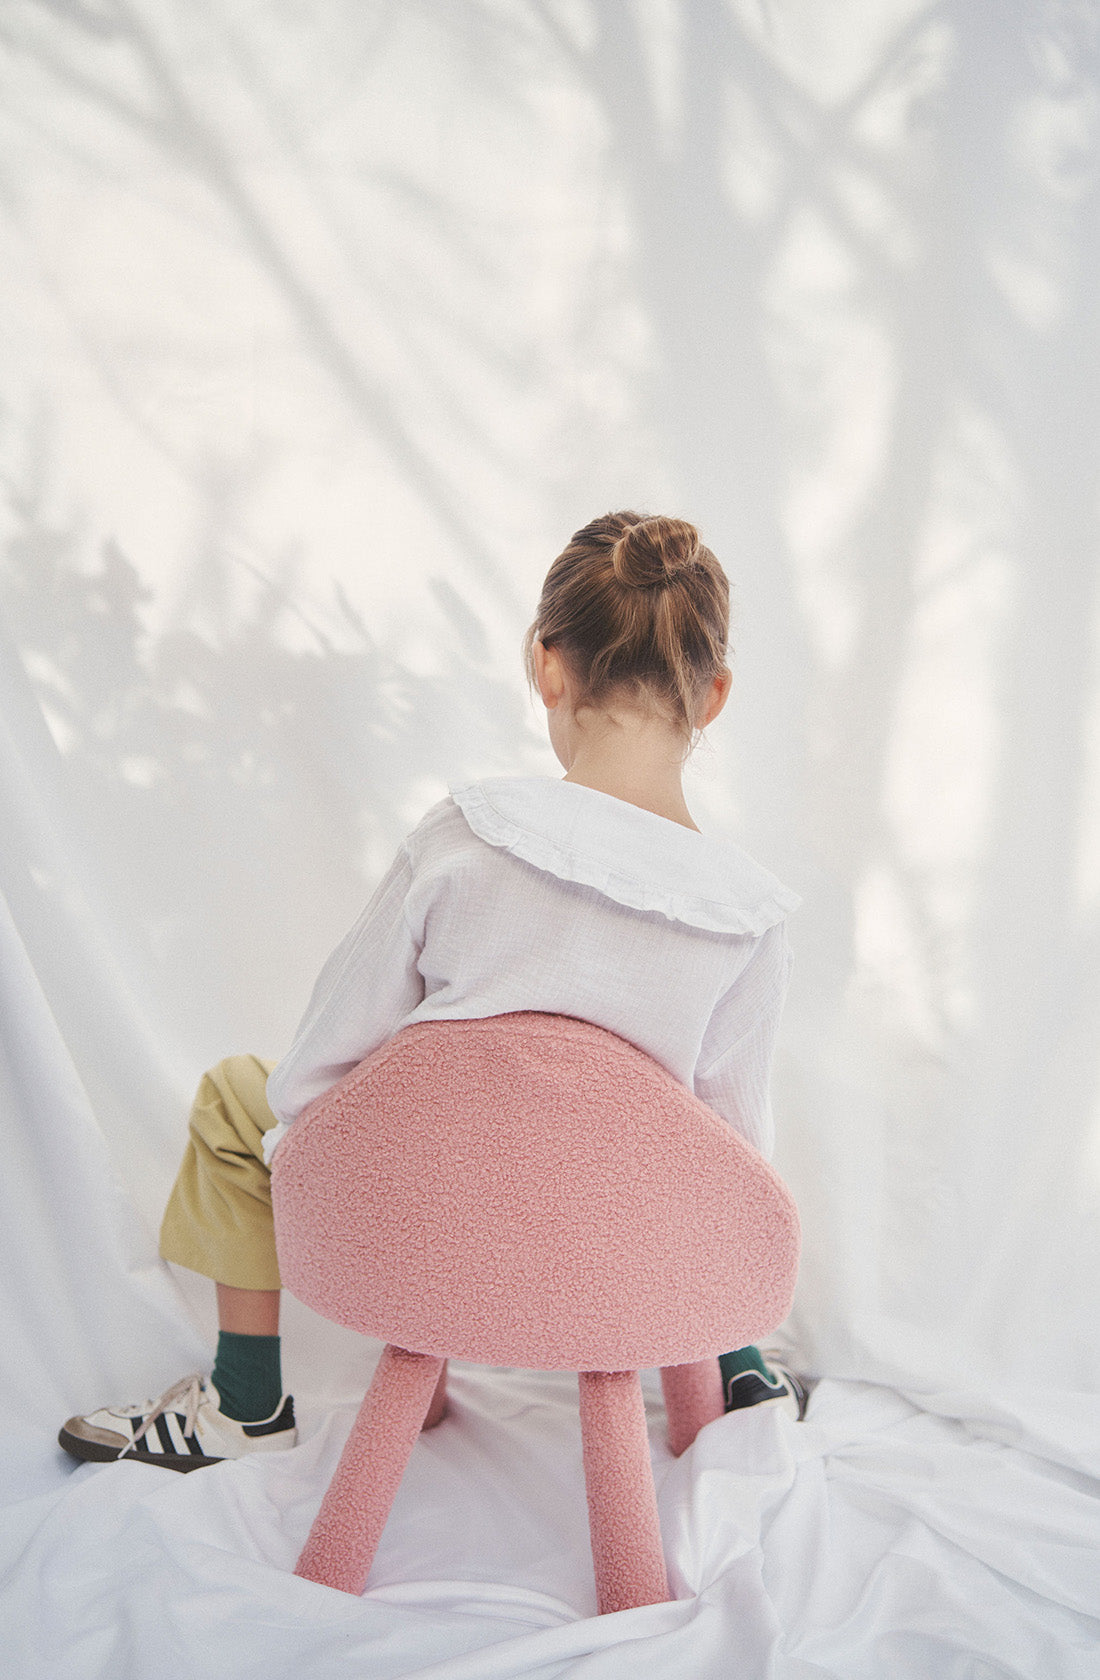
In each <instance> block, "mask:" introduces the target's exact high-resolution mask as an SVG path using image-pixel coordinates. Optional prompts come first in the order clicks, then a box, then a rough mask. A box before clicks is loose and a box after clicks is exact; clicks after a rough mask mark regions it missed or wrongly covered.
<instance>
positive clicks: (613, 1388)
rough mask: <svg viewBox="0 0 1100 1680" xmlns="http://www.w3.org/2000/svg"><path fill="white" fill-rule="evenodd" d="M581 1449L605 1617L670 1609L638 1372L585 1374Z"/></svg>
mask: <svg viewBox="0 0 1100 1680" xmlns="http://www.w3.org/2000/svg"><path fill="white" fill-rule="evenodd" d="M580 1404H581V1441H582V1443H583V1448H584V1479H585V1485H586V1487H587V1491H588V1523H589V1530H590V1532H591V1536H592V1561H593V1563H594V1564H595V1566H596V1600H597V1603H598V1605H599V1611H600V1615H601V1616H603V1615H606V1614H607V1612H608V1611H611V1610H631V1609H633V1608H634V1607H635V1606H637V1605H639V1604H663V1603H665V1602H666V1601H667V1599H668V1596H669V1592H668V1574H667V1572H666V1570H665V1559H664V1553H663V1551H662V1550H661V1528H660V1524H659V1522H658V1520H657V1495H656V1493H655V1491H654V1487H653V1470H652V1467H651V1465H650V1462H649V1437H648V1436H647V1434H646V1426H645V1407H644V1405H643V1403H642V1388H641V1384H640V1383H639V1381H638V1373H637V1371H581V1372H580Z"/></svg>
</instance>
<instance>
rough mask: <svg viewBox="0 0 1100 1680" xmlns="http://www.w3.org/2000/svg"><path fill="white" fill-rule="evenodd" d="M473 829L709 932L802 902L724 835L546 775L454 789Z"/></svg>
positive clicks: (760, 925)
mask: <svg viewBox="0 0 1100 1680" xmlns="http://www.w3.org/2000/svg"><path fill="white" fill-rule="evenodd" d="M450 792H451V798H452V799H453V800H454V802H455V804H456V805H457V806H458V808H459V810H460V811H461V812H462V814H463V816H464V817H465V818H466V821H467V822H468V823H469V825H470V827H471V828H472V829H473V831H474V833H475V834H476V835H477V836H478V837H479V838H480V839H482V840H485V841H487V842H488V843H489V845H490V846H500V847H502V848H503V849H504V850H505V851H508V852H512V853H513V854H514V855H515V856H516V857H519V858H523V860H524V861H525V862H526V863H531V864H534V865H535V867H536V868H538V869H545V870H547V871H548V872H549V873H550V874H552V875H557V876H558V877H559V879H561V880H563V881H576V882H578V883H579V884H581V885H582V886H586V887H595V888H596V890H597V891H598V892H602V893H604V894H605V895H606V896H607V897H608V898H612V899H615V900H616V901H617V902H618V903H619V904H625V905H628V906H629V907H630V908H631V909H633V910H645V911H650V912H654V913H656V914H657V915H660V916H666V917H668V919H669V920H670V921H676V922H686V923H687V924H688V926H690V927H698V928H705V929H707V930H708V931H710V932H712V933H742V934H743V933H747V934H760V933H764V932H765V931H766V930H767V929H768V928H770V927H772V926H774V925H775V923H776V922H781V921H783V920H784V918H785V917H786V916H787V915H789V914H790V912H791V911H792V910H795V909H797V907H798V905H799V904H800V903H801V900H800V899H799V897H798V895H797V894H796V893H793V892H791V891H790V889H789V888H787V887H785V886H783V884H782V883H781V882H780V881H777V880H776V878H775V876H774V875H771V874H769V872H768V871H767V870H766V869H762V868H761V866H760V865H759V864H758V863H755V862H754V861H753V859H752V858H751V857H749V855H748V853H747V852H743V851H742V850H741V848H740V847H739V846H735V845H733V844H732V843H731V842H728V841H717V840H712V839H710V838H709V837H708V836H707V835H704V834H698V833H696V832H695V830H694V829H690V828H684V827H682V826H681V824H679V823H675V822H670V821H669V819H668V818H667V817H658V816H655V815H654V813H653V812H652V811H643V810H641V809H640V808H639V807H638V806H637V805H628V804H627V803H626V802H625V801H624V800H622V799H615V798H614V797H613V796H612V795H611V794H608V793H598V792H596V790H595V789H594V788H586V787H580V786H579V785H578V784H577V783H575V782H564V781H556V780H554V779H553V778H552V777H549V776H492V777H489V778H488V779H487V780H485V781H480V782H467V783H466V784H464V785H463V786H461V787H453V788H451V790H450Z"/></svg>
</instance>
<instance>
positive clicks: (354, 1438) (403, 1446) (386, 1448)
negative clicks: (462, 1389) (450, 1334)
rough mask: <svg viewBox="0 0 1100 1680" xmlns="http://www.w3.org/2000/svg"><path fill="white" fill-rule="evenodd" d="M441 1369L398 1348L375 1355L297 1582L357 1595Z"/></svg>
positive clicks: (439, 1364)
mask: <svg viewBox="0 0 1100 1680" xmlns="http://www.w3.org/2000/svg"><path fill="white" fill-rule="evenodd" d="M443 1363H444V1362H443V1360H442V1359H434V1358H432V1357H431V1356H430V1355H429V1354H426V1353H406V1351H405V1349H404V1348H398V1347H387V1348H384V1349H383V1350H382V1357H381V1359H380V1360H379V1361H378V1369H377V1370H376V1371H375V1373H374V1381H373V1382H372V1383H371V1385H370V1388H369V1389H368V1390H367V1393H366V1396H365V1398H364V1400H363V1404H362V1405H361V1406H360V1408H359V1415H358V1417H357V1418H356V1420H355V1423H354V1424H353V1425H352V1431H351V1434H350V1435H349V1436H348V1441H347V1445H346V1446H345V1448H344V1451H343V1453H342V1455H341V1458H340V1462H339V1464H338V1465H337V1466H336V1473H335V1475H334V1476H333V1478H332V1480H331V1482H330V1483H329V1485H328V1492H327V1493H326V1494H325V1497H324V1499H323V1500H322V1502H321V1509H320V1510H319V1511H318V1513H317V1517H316V1520H315V1521H314V1524H313V1527H312V1528H311V1529H310V1531H309V1539H308V1540H307V1541H306V1543H305V1546H304V1548H303V1550H302V1555H301V1557H300V1558H299V1559H298V1566H297V1568H296V1569H295V1571H294V1573H295V1574H296V1575H302V1576H304V1577H305V1579H306V1580H307V1581H319V1582H320V1583H321V1584H322V1585H323V1586H326V1587H339V1589H340V1591H341V1592H346V1593H361V1592H362V1590H363V1588H364V1587H365V1586H366V1584H367V1576H368V1574H369V1573H370V1566H371V1563H372V1562H373V1560H374V1553H375V1550H376V1548H377V1546H378V1541H379V1538H380V1536H381V1534H382V1530H383V1528H384V1527H385V1525H386V1518H387V1517H388V1516H389V1514H390V1506H391V1505H392V1504H393V1501H394V1495H395V1494H396V1493H397V1489H398V1487H399V1486H400V1483H401V1477H402V1476H403V1475H404V1473H405V1466H406V1465H407V1464H408V1462H409V1455H410V1454H411V1452H412V1450H413V1445H414V1443H415V1441H416V1437H417V1436H418V1435H419V1433H420V1428H421V1425H422V1424H423V1422H424V1419H425V1417H426V1415H427V1411H428V1407H429V1405H430V1404H431V1400H432V1395H433V1393H434V1392H435V1389H436V1385H437V1384H438V1382H439V1376H440V1372H441V1371H442V1369H443Z"/></svg>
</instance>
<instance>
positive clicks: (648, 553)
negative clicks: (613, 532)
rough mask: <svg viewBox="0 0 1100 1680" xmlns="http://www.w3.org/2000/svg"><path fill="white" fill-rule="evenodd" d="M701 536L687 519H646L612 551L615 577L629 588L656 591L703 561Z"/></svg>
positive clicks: (633, 527) (624, 533) (624, 534)
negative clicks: (700, 543) (685, 570)
mask: <svg viewBox="0 0 1100 1680" xmlns="http://www.w3.org/2000/svg"><path fill="white" fill-rule="evenodd" d="M699 546H700V545H699V533H698V531H697V530H696V529H695V526H694V525H689V524H688V522H687V520H686V519H665V518H663V517H658V518H655V519H642V520H640V521H639V523H638V524H637V525H632V526H630V528H629V530H626V531H624V532H623V534H622V536H621V537H620V538H619V540H618V542H617V543H616V544H615V547H614V548H613V549H612V551H611V564H612V565H613V566H614V568H615V576H616V577H617V578H618V580H619V582H620V583H624V584H626V586H627V588H628V589H655V588H657V587H658V586H659V585H661V584H665V583H668V582H669V581H670V580H671V579H672V578H674V577H675V576H676V573H677V572H682V571H683V570H684V569H685V567H687V566H691V565H694V564H695V562H696V561H697V560H698V558H699Z"/></svg>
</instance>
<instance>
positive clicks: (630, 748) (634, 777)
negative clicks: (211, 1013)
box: [564, 714, 698, 833]
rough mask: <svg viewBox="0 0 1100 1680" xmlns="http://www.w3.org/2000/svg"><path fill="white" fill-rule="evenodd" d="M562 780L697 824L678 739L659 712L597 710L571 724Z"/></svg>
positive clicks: (671, 819) (685, 823)
mask: <svg viewBox="0 0 1100 1680" xmlns="http://www.w3.org/2000/svg"><path fill="white" fill-rule="evenodd" d="M570 745H571V748H572V751H571V754H570V758H569V764H568V768H567V771H566V774H565V778H564V779H565V780H566V781H567V782H577V783H579V784H580V786H581V787H590V788H594V789H595V790H596V792H597V793H608V794H610V795H611V796H612V798H614V799H622V800H624V801H625V802H626V804H628V805H637V806H639V807H640V808H641V809H642V810H643V811H652V812H653V814H654V815H655V816H658V817H665V818H667V819H668V821H669V822H674V823H679V824H680V825H681V827H683V828H691V829H695V831H696V833H698V825H697V824H696V822H695V821H694V819H693V817H692V815H691V812H690V811H689V810H688V808H687V801H686V800H685V798H684V787H683V740H682V737H681V736H680V735H679V734H677V733H676V732H675V731H674V730H673V729H672V728H671V727H670V726H669V725H668V724H667V723H666V722H665V721H664V719H663V718H641V717H638V716H636V715H628V716H625V717H624V716H622V715H620V716H619V717H617V718H611V717H609V716H607V714H598V716H597V717H595V718H594V719H593V720H592V721H591V722H590V723H588V724H586V725H585V726H584V727H581V728H578V729H576V730H575V733H574V736H573V740H572V742H571V743H570Z"/></svg>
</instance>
